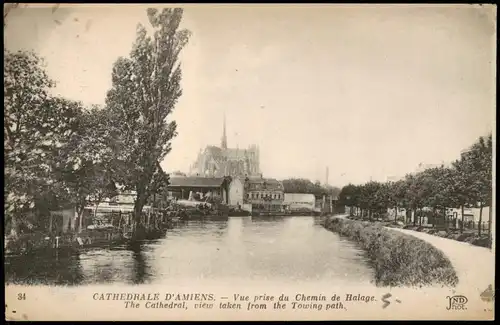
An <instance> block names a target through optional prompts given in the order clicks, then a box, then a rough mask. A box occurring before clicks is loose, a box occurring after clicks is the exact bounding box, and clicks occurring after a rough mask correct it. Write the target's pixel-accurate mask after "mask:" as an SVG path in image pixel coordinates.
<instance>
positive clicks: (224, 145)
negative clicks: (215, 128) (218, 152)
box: [220, 112, 227, 150]
mask: <svg viewBox="0 0 500 325" xmlns="http://www.w3.org/2000/svg"><path fill="white" fill-rule="evenodd" d="M220 146H221V148H222V149H224V150H225V149H227V136H226V113H225V112H224V120H223V122H222V139H221V144H220Z"/></svg>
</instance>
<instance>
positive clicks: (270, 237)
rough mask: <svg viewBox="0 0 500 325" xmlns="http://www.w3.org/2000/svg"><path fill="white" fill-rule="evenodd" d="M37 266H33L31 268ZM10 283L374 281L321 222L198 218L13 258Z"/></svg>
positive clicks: (351, 249) (354, 252) (358, 255)
mask: <svg viewBox="0 0 500 325" xmlns="http://www.w3.org/2000/svg"><path fill="white" fill-rule="evenodd" d="M27 265H29V266H27ZM5 271H6V272H5V274H6V278H5V281H6V282H17V283H26V284H32V283H41V284H55V285H61V284H64V285H68V284H69V285H81V284H90V283H101V284H104V283H128V284H142V283H156V284H162V283H163V284H165V283H167V282H171V281H175V282H176V283H180V282H186V283H189V282H191V281H194V280H202V281H206V280H215V281H225V282H228V281H230V279H235V280H242V281H247V282H248V281H263V280H266V281H282V280H287V281H322V282H325V283H328V284H335V283H341V284H345V283H346V282H353V283H360V282H370V281H371V279H372V270H371V269H370V268H369V266H368V265H367V263H366V262H365V260H364V258H363V255H362V252H361V251H360V250H359V249H358V248H356V246H355V245H354V244H352V243H351V242H348V241H345V240H342V239H341V238H340V237H339V236H337V235H336V234H334V233H331V232H329V231H327V230H325V229H324V228H323V227H321V226H320V225H319V219H318V218H315V217H280V218H269V217H261V218H255V217H232V218H229V220H191V221H188V222H185V223H182V224H179V226H178V227H176V228H174V229H172V230H169V231H168V232H167V234H166V236H165V238H162V239H160V240H156V241H145V242H142V243H140V244H137V245H134V246H123V247H116V248H114V249H94V250H88V251H84V252H80V253H79V254H77V255H71V256H64V257H62V256H57V255H46V256H37V257H33V258H30V259H29V261H28V260H27V258H26V257H9V258H7V259H6V261H5Z"/></svg>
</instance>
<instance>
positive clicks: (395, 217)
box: [394, 205, 398, 224]
mask: <svg viewBox="0 0 500 325" xmlns="http://www.w3.org/2000/svg"><path fill="white" fill-rule="evenodd" d="M396 223H398V206H397V205H396V206H395V207H394V224H396Z"/></svg>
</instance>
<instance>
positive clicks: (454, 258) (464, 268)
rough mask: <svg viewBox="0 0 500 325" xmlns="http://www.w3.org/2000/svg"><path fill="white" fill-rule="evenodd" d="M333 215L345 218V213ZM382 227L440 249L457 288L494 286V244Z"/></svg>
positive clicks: (477, 288) (482, 288)
mask: <svg viewBox="0 0 500 325" xmlns="http://www.w3.org/2000/svg"><path fill="white" fill-rule="evenodd" d="M335 217H337V218H342V219H345V218H346V217H347V215H337V216H335ZM384 228H386V229H388V230H392V231H399V232H402V233H404V234H407V235H410V236H414V237H416V238H419V239H421V240H424V241H426V242H428V243H429V244H431V245H432V246H434V247H436V248H437V249H439V250H441V251H442V252H443V253H444V254H445V255H446V257H448V259H449V260H450V262H451V264H452V265H453V268H454V269H455V272H456V273H457V276H458V281H459V283H458V288H467V291H471V290H472V291H476V292H479V293H481V292H483V291H484V290H485V289H486V288H487V287H488V286H489V285H492V286H493V287H495V284H494V283H492V281H494V279H495V253H494V249H495V246H493V250H492V249H489V248H484V247H479V246H474V245H471V244H469V243H465V242H459V241H456V240H453V239H448V238H442V237H438V236H434V235H430V234H426V233H423V232H418V231H414V230H408V229H400V228H391V227H384ZM458 288H457V289H458Z"/></svg>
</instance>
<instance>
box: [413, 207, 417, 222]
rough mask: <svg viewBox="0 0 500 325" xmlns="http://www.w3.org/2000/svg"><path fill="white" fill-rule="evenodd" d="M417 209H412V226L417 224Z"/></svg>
mask: <svg viewBox="0 0 500 325" xmlns="http://www.w3.org/2000/svg"><path fill="white" fill-rule="evenodd" d="M417 211H418V208H414V209H413V225H414V226H416V225H417Z"/></svg>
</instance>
